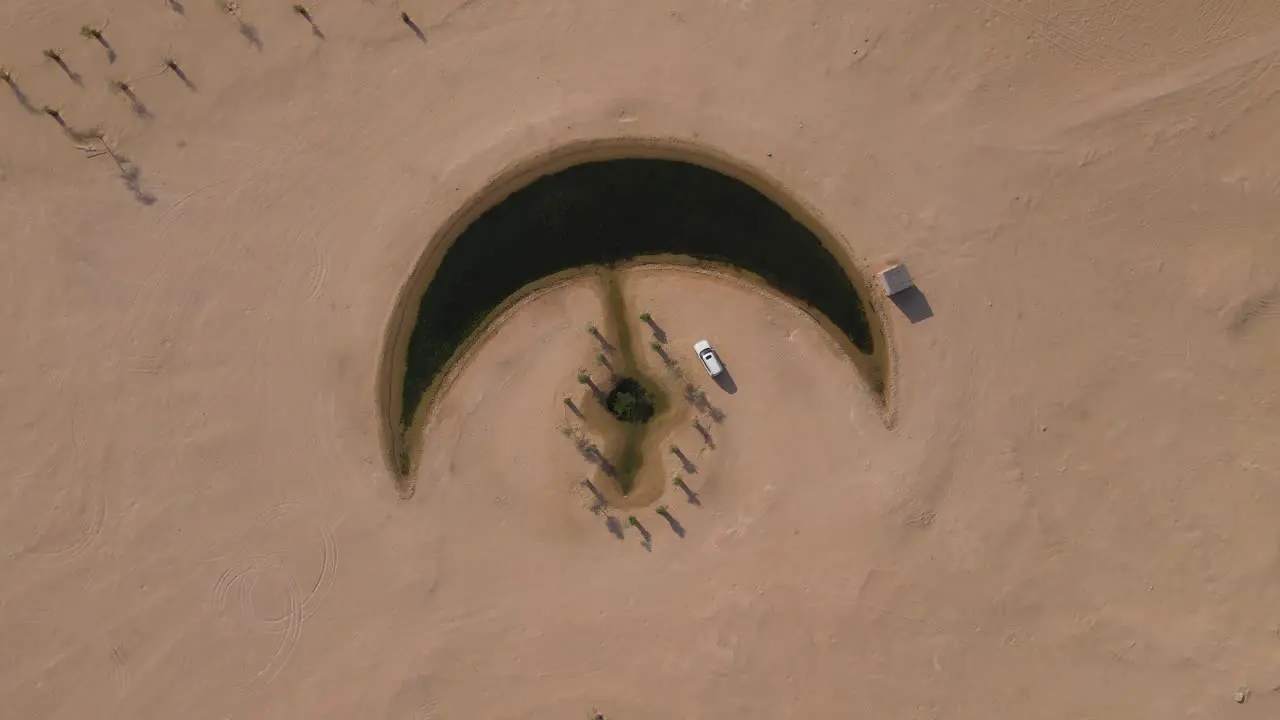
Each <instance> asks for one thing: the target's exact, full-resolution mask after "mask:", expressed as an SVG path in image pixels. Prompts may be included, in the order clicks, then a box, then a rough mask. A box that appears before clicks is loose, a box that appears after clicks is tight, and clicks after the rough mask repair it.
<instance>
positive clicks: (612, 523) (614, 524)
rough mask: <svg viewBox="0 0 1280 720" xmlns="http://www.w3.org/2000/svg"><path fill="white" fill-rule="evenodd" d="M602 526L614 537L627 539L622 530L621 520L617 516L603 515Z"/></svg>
mask: <svg viewBox="0 0 1280 720" xmlns="http://www.w3.org/2000/svg"><path fill="white" fill-rule="evenodd" d="M604 526H605V528H607V529H608V530H609V532H611V533H613V536H614V537H616V538H618V539H619V540H626V539H627V535H626V533H624V532H623V531H622V522H621V521H619V520H618V518H616V517H614V516H612V515H606V516H605V517H604Z"/></svg>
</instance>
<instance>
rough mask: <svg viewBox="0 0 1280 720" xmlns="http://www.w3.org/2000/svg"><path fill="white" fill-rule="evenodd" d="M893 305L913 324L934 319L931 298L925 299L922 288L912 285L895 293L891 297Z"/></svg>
mask: <svg viewBox="0 0 1280 720" xmlns="http://www.w3.org/2000/svg"><path fill="white" fill-rule="evenodd" d="M889 299H890V300H892V301H893V304H894V305H896V306H897V307H898V309H899V310H901V311H902V314H903V315H906V316H907V319H908V320H910V321H911V322H912V324H915V323H918V322H922V321H924V320H928V319H929V318H931V317H933V308H932V307H931V306H930V305H929V298H927V297H925V295H924V293H923V292H921V291H920V288H918V287H916V286H914V285H912V286H911V287H909V288H907V289H906V290H903V291H901V292H897V293H894V294H893V295H890V296H889Z"/></svg>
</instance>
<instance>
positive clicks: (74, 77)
mask: <svg viewBox="0 0 1280 720" xmlns="http://www.w3.org/2000/svg"><path fill="white" fill-rule="evenodd" d="M53 63H54V64H55V65H57V66H58V67H59V68H62V72H64V73H66V74H67V77H68V78H69V79H70V80H71V82H73V83H75V84H76V85H79V86H81V87H83V86H84V78H82V77H80V73H78V72H76V71H75V70H72V69H71V66H70V65H68V64H67V61H66V60H63V59H62V58H60V57H59V58H53Z"/></svg>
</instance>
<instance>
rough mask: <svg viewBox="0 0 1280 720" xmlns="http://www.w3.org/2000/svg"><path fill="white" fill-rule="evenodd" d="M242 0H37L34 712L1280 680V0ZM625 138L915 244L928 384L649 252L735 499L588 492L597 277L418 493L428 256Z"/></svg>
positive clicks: (23, 102) (341, 712) (1108, 697)
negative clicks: (383, 379)
mask: <svg viewBox="0 0 1280 720" xmlns="http://www.w3.org/2000/svg"><path fill="white" fill-rule="evenodd" d="M230 9H231V10H234V12H228V11H226V10H225V9H220V8H219V7H218V5H217V4H216V3H214V2H213V1H212V0H200V1H199V2H197V1H196V0H168V2H167V3H166V2H162V0H153V1H151V2H137V3H124V2H116V3H111V2H105V1H103V0H84V1H83V2H74V3H73V2H66V1H64V0H50V1H46V2H34V1H33V0H15V1H14V2H10V3H7V4H6V5H5V6H4V7H3V8H2V9H0V66H3V67H4V68H6V70H7V71H8V76H7V77H8V80H7V81H6V87H2V88H0V128H3V133H0V229H2V230H0V300H3V302H0V407H3V412H2V413H0V422H2V423H3V426H2V427H0V708H3V710H2V711H0V715H2V716H4V717H13V718H33V719H35V718H210V719H221V718H321V717H323V718H394V719H396V720H401V719H406V718H415V719H417V720H423V719H424V718H439V719H446V718H462V717H468V718H473V717H481V718H510V719H512V720H514V719H516V718H566V717H588V716H589V714H590V713H591V712H592V711H593V709H594V710H595V711H598V712H599V713H601V714H603V715H604V716H605V717H607V718H609V720H615V719H631V720H638V719H645V720H650V719H656V718H735V719H739V718H769V719H772V718H786V717H819V718H864V717H865V718H942V717H946V718H974V719H979V718H980V719H982V720H986V719H988V718H992V717H1001V718H1040V719H1044V720H1054V719H1058V718H1061V719H1063V720H1068V719H1078V718H1086V717H1088V718H1126V719H1128V718H1146V717H1162V718H1165V717H1186V718H1227V717H1230V718H1236V717H1238V718H1274V717H1277V716H1278V715H1280V691H1277V689H1276V688H1277V687H1280V615H1278V614H1277V613H1278V612H1280V611H1278V610H1277V607H1280V576H1278V575H1277V562H1278V561H1280V525H1278V524H1277V522H1276V516H1277V511H1280V486H1278V485H1277V482H1276V479H1277V475H1276V473H1277V469H1278V468H1280V445H1278V444H1277V443H1276V438H1277V437H1280V410H1278V409H1277V404H1276V403H1277V397H1278V393H1280V372H1277V368H1278V367H1280V270H1278V269H1277V268H1278V267H1280V234H1278V233H1280V231H1278V230H1277V228H1280V201H1278V200H1277V198H1278V196H1280V133H1277V132H1276V128H1277V127H1278V126H1280V69H1278V68H1277V65H1278V63H1280V8H1277V6H1276V5H1275V3H1274V2H1270V1H1269V0H1268V1H1261V0H1258V1H1255V0H1133V1H1131V2H1123V3H1102V2H1092V3H1089V2H1076V3H1061V2H1051V1H1050V0H983V1H975V2H951V3H946V2H941V3H940V2H925V1H924V0H903V1H899V2H888V1H884V0H881V1H876V2H868V3H837V2H830V1H829V0H789V1H788V2H781V1H780V0H702V1H699V2H692V1H684V2H673V3H667V4H653V3H644V2H621V1H618V0H602V1H601V2H594V3H569V2H563V1H562V0H550V1H549V2H542V3H515V2H509V1H505V0H467V1H466V2H462V1H461V0H454V1H453V2H437V1H436V0H405V1H402V2H400V3H399V4H393V3H389V2H387V1H386V0H374V1H372V2H345V3H344V2H334V1H333V0H328V1H327V2H324V3H320V2H317V3H315V4H313V5H309V6H308V7H307V8H306V10H307V13H306V15H307V17H306V18H304V17H302V16H301V15H300V14H298V13H296V12H294V11H293V10H291V9H290V7H289V5H288V4H283V3H282V4H268V3H263V2H253V1H249V0H246V2H242V3H240V5H239V6H238V7H236V8H230ZM402 12H403V13H406V14H407V16H408V19H409V21H410V22H411V23H412V25H413V27H412V28H411V27H410V26H409V24H407V23H406V22H405V21H404V20H403V19H402V18H401V16H400V13H402ZM82 26H89V30H92V31H96V34H95V33H94V32H88V31H86V32H85V33H84V34H83V35H82V33H81V28H82ZM415 29H416V31H417V33H420V34H421V35H420V37H419V36H418V35H417V34H416V33H415ZM45 50H55V51H57V52H55V53H52V54H53V55H54V56H55V57H53V58H51V57H48V56H46V55H45V54H44V52H43V51H45ZM166 61H171V62H170V63H169V64H166ZM121 83H123V85H121ZM60 123H61V125H62V126H61V127H60ZM600 140H606V141H610V142H614V141H625V142H640V141H653V142H658V143H660V144H663V145H664V146H665V147H688V146H694V147H698V148H701V149H702V150H703V151H705V152H706V153H710V154H714V155H716V156H722V157H725V158H729V159H731V160H732V161H733V162H734V163H736V164H737V165H738V166H740V167H742V168H749V169H750V170H751V171H752V172H753V173H757V174H758V175H759V176H760V177H762V178H765V179H767V180H768V182H769V183H770V184H771V185H772V186H774V187H776V188H778V189H779V192H780V193H781V194H783V195H785V196H786V197H787V198H789V199H790V200H791V201H793V202H794V203H795V204H796V205H797V206H799V207H805V208H809V209H811V210H812V212H813V213H814V215H815V217H816V218H817V219H818V220H819V221H820V222H821V223H822V224H823V225H824V227H825V228H826V229H828V230H829V231H830V232H831V233H832V235H833V236H834V237H838V238H841V239H842V241H843V242H846V243H847V244H848V247H847V248H846V251H847V252H848V254H849V256H850V257H852V258H853V260H854V261H855V262H856V263H857V264H858V267H859V268H860V269H861V270H862V271H864V272H867V273H870V272H872V271H874V270H875V269H877V268H879V267H881V266H883V264H884V263H886V262H890V261H901V262H905V263H906V264H907V265H908V266H909V267H910V269H911V273H912V275H913V277H914V278H915V280H916V282H917V284H918V287H919V288H920V290H921V292H922V293H923V295H924V296H925V297H926V298H927V301H928V303H929V307H930V308H931V311H932V316H931V317H927V318H924V319H920V321H919V322H912V321H911V319H910V318H908V317H907V316H906V315H905V314H904V313H902V312H900V311H899V310H898V309H897V308H896V307H895V306H894V305H893V304H892V303H888V302H883V301H878V304H877V308H878V311H879V313H880V315H879V316H878V317H881V318H883V321H884V322H885V323H886V332H887V334H888V338H889V340H890V342H891V345H892V349H893V357H892V361H893V365H892V372H893V375H892V379H893V382H892V400H891V407H890V408H889V412H888V413H886V412H885V408H883V407H881V406H880V405H879V404H878V403H877V400H876V398H875V394H874V393H873V392H872V391H871V389H870V388H869V387H868V385H867V384H866V382H864V381H863V379H862V378H861V376H860V375H859V374H858V373H857V372H856V370H855V369H854V368H853V367H852V366H851V365H850V364H849V362H848V360H847V358H846V357H845V356H844V354H843V353H842V352H841V349H840V348H839V347H837V345H836V344H833V343H832V342H831V339H830V336H829V334H828V333H826V332H824V331H823V329H822V328H821V327H820V326H819V325H818V324H817V323H816V322H814V320H813V319H811V318H810V317H809V316H807V315H806V314H805V313H804V312H802V311H801V310H799V309H798V308H797V307H795V306H794V305H793V304H791V303H788V302H785V301H783V300H780V299H779V298H778V297H777V296H775V295H772V294H768V293H761V292H758V291H757V290H756V289H755V288H753V287H752V286H750V285H747V284H744V283H742V282H737V281H729V280H726V279H724V278H721V277H716V276H707V275H703V274H698V273H693V272H689V271H687V270H663V269H653V268H644V269H636V270H627V271H623V274H624V275H625V276H626V277H625V283H624V287H625V292H626V294H627V299H628V303H629V306H630V307H633V308H643V309H644V310H646V311H648V312H651V313H652V314H653V316H654V317H656V318H659V319H660V320H661V322H662V326H663V329H664V331H665V332H667V333H668V335H669V338H670V346H671V348H673V350H672V352H678V353H682V355H681V360H682V362H684V363H686V364H687V365H690V366H691V367H693V368H694V369H696V365H692V363H693V362H695V360H694V358H693V356H692V351H691V349H689V348H690V346H691V345H692V343H693V342H694V341H696V340H698V339H701V338H703V337H709V338H710V339H711V340H712V341H713V342H714V343H715V345H716V347H717V349H718V350H719V351H720V352H721V353H722V355H723V357H724V358H725V360H726V362H727V364H728V365H729V366H730V367H731V368H732V371H733V376H734V379H735V382H736V384H737V387H738V392H736V393H734V394H732V395H730V394H728V393H723V392H719V391H718V389H717V388H716V387H715V386H714V385H712V384H709V383H706V382H705V381H703V382H702V385H703V386H704V387H705V388H706V389H707V392H708V396H709V398H710V400H711V401H712V402H713V403H715V404H716V405H717V407H718V408H720V409H721V410H722V411H723V413H724V415H725V418H724V422H723V423H722V424H719V425H715V426H713V427H712V426H709V427H711V437H712V441H713V442H714V444H715V447H714V449H712V448H711V447H710V442H708V441H707V440H706V439H704V438H702V437H701V436H700V434H699V433H698V432H696V431H695V430H694V429H693V428H692V426H691V425H689V424H684V423H682V424H681V425H680V427H679V428H677V429H675V430H673V431H672V432H673V434H672V435H671V440H670V443H671V444H676V445H678V446H679V447H681V448H682V449H684V451H685V452H686V454H687V455H688V459H689V460H690V461H691V462H692V464H693V465H694V466H695V469H696V472H692V473H690V472H688V471H687V468H682V467H680V465H681V463H680V461H679V460H677V459H676V457H675V456H674V455H671V454H669V453H658V454H657V455H656V456H651V457H649V458H647V459H646V462H653V463H659V464H660V467H661V471H662V473H663V475H664V476H668V475H675V474H676V473H680V474H681V476H682V477H684V478H685V480H686V482H687V485H688V487H689V490H690V491H691V492H690V494H686V493H685V492H684V491H682V490H680V489H679V488H675V487H671V486H664V488H663V493H662V495H661V497H660V498H659V499H657V500H655V501H654V502H652V503H650V504H647V505H644V506H642V507H637V508H631V509H626V510H622V511H617V512H615V513H614V516H615V519H617V520H619V526H618V527H614V528H613V529H614V530H617V531H618V532H620V534H621V539H618V537H616V536H615V535H614V534H612V533H611V532H610V528H609V527H606V522H605V517H604V515H603V513H593V512H592V511H591V509H590V507H591V505H592V504H593V502H594V500H593V498H592V497H591V495H590V493H589V492H588V491H587V490H585V489H584V486H583V485H582V480H584V479H587V478H588V477H589V476H590V474H591V473H593V472H594V466H593V465H591V464H589V463H587V462H586V461H585V460H584V459H583V457H582V456H581V455H580V454H579V453H578V452H577V451H576V450H575V448H574V447H573V444H572V443H570V442H567V441H566V439H565V438H564V437H562V436H561V434H560V432H559V430H560V428H561V427H563V426H565V425H566V423H569V424H572V422H573V420H572V419H571V417H570V416H569V415H568V414H567V409H566V406H565V405H564V404H563V402H562V399H563V398H564V397H565V396H566V395H572V394H574V393H578V392H580V391H581V390H582V386H581V385H579V384H578V383H577V382H576V380H575V377H574V374H575V371H576V369H577V368H578V367H581V366H583V365H584V364H585V365H590V363H591V362H592V358H593V357H594V355H595V354H596V352H597V351H596V349H595V348H594V346H593V345H592V339H591V338H590V337H589V336H588V335H587V334H586V333H584V331H583V328H584V327H585V326H586V325H587V324H588V323H595V322H600V318H601V317H602V316H603V314H604V312H605V309H604V308H602V306H601V301H600V295H599V293H598V292H597V291H596V289H595V288H594V287H593V286H592V285H591V284H590V283H589V282H587V281H580V282H569V283H566V284H563V285H559V286H556V287H555V288H554V289H551V290H548V291H547V292H543V293H541V294H538V295H536V296H535V297H532V298H530V299H529V300H528V301H526V302H524V303H521V304H520V305H519V306H518V307H516V308H515V309H513V310H511V311H510V312H508V313H507V314H506V315H504V316H503V318H502V319H501V321H500V322H498V323H496V324H495V325H493V326H492V327H491V329H490V332H489V333H488V334H487V335H486V336H485V338H484V341H483V342H482V343H480V344H479V345H478V346H477V347H475V348H474V349H473V351H472V352H471V353H470V354H469V355H468V357H467V360H466V361H465V363H463V364H462V365H461V366H459V369H458V371H457V372H456V374H455V376H454V377H453V378H452V381H451V382H450V384H449V386H448V387H447V389H446V390H445V391H444V392H443V393H441V395H440V397H438V398H437V400H436V402H435V405H434V410H433V414H432V416H431V419H430V421H429V422H425V423H424V424H423V427H420V428H417V429H416V430H415V432H416V433H417V434H416V435H415V436H414V441H415V442H417V443H418V448H419V455H418V456H417V457H418V460H417V462H416V465H415V467H414V468H413V476H414V479H415V482H416V492H415V493H414V495H413V496H412V497H411V498H410V499H401V496H400V494H399V493H398V492H397V489H396V484H395V481H394V474H395V473H394V470H393V468H391V467H389V463H388V454H387V449H386V446H385V442H386V425H385V419H386V417H387V415H386V413H385V407H384V401H383V400H382V399H381V398H382V393H383V392H384V387H383V386H382V385H381V384H380V382H379V378H380V376H381V375H382V373H383V372H384V367H385V361H386V358H384V357H383V352H384V348H385V347H387V343H386V338H387V335H388V328H389V327H390V326H391V324H392V323H393V322H394V318H393V314H394V313H395V311H396V308H397V303H398V302H399V301H400V298H401V294H402V290H403V288H405V287H406V284H407V283H409V282H410V279H411V275H412V273H413V271H414V268H415V267H417V266H418V264H419V261H420V260H421V259H422V258H423V257H424V254H427V253H429V252H430V250H431V248H429V247H428V246H429V244H430V243H431V241H432V239H433V238H437V237H439V235H440V233H441V231H442V228H443V227H445V225H446V224H447V223H448V222H449V221H450V220H451V219H456V218H457V217H458V213H459V212H461V211H462V210H463V209H464V208H466V207H468V203H471V202H473V201H474V199H475V198H476V197H478V196H479V195H481V194H482V193H483V192H484V191H485V190H486V188H490V184H491V183H492V182H493V181H494V180H495V179H496V178H502V177H505V176H506V174H507V173H508V172H509V171H510V169H511V168H514V167H521V166H524V165H525V164H527V163H529V162H531V161H532V160H534V159H535V158H538V157H541V156H544V155H546V154H547V153H553V152H554V151H555V150H556V149H557V148H563V147H568V146H571V145H573V144H575V143H581V142H586V141H600ZM718 392H719V394H717V393H718ZM886 419H890V420H891V421H890V422H886ZM694 495H696V498H697V500H698V504H694V503H692V502H691V501H690V498H691V497H693V496H694ZM657 504H663V505H665V506H666V507H667V508H668V512H669V514H670V516H671V518H672V521H671V522H669V521H668V520H666V519H664V518H662V517H660V516H659V515H657V514H656V513H655V512H654V507H655V506H656V505H657ZM629 514H634V515H636V516H637V517H638V519H639V520H640V522H641V524H642V525H644V526H645V528H646V532H647V533H649V538H648V540H647V541H646V540H644V539H643V538H642V536H641V534H640V532H639V531H638V529H637V528H634V527H630V526H627V525H626V524H625V522H623V521H625V519H626V516H627V515H629ZM677 524H678V526H679V529H680V532H682V533H683V536H681V535H680V534H679V533H677V532H676V531H675V528H676V525H677ZM646 544H647V545H648V547H647V548H646V547H645V545H646Z"/></svg>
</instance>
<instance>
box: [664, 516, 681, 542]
mask: <svg viewBox="0 0 1280 720" xmlns="http://www.w3.org/2000/svg"><path fill="white" fill-rule="evenodd" d="M660 514H661V515H662V517H663V518H665V519H666V521H667V524H668V525H670V526H671V531H672V532H674V533H675V534H676V537H680V538H683V537H684V526H683V525H681V524H680V521H679V520H677V519H676V518H675V516H674V515H672V514H671V513H670V512H665V513H660Z"/></svg>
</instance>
